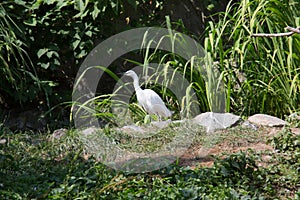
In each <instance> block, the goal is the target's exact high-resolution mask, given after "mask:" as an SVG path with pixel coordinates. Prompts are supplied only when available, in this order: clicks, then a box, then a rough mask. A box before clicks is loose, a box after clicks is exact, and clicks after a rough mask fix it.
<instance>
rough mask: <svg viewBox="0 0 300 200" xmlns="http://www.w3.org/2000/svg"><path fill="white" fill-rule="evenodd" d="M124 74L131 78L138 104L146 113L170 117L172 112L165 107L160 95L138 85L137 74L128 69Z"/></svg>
mask: <svg viewBox="0 0 300 200" xmlns="http://www.w3.org/2000/svg"><path fill="white" fill-rule="evenodd" d="M124 75H125V76H130V77H131V78H132V79H133V86H134V90H135V92H136V98H137V101H138V104H139V105H140V106H141V107H143V108H144V109H145V110H146V112H147V113H148V114H150V115H151V114H156V115H158V116H159V117H166V118H167V117H171V115H172V112H171V111H170V110H169V109H168V108H167V107H166V105H165V103H164V102H163V100H162V99H161V98H160V96H159V95H158V94H157V93H156V92H154V91H153V90H151V89H144V90H143V89H142V88H141V87H140V85H139V78H138V76H137V74H136V73H135V72H134V71H132V70H129V71H127V72H126V73H125V74H124Z"/></svg>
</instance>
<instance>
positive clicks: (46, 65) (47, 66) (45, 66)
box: [40, 62, 50, 69]
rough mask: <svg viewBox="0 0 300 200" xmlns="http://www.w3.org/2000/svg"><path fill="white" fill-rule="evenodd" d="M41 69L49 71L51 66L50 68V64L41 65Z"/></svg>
mask: <svg viewBox="0 0 300 200" xmlns="http://www.w3.org/2000/svg"><path fill="white" fill-rule="evenodd" d="M40 65H41V67H42V68H44V69H48V68H49V66H50V63H49V62H48V63H40Z"/></svg>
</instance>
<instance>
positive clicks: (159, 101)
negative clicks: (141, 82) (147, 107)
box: [144, 89, 165, 105]
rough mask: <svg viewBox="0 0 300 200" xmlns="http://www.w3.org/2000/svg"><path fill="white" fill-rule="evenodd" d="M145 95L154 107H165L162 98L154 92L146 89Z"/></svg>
mask: <svg viewBox="0 0 300 200" xmlns="http://www.w3.org/2000/svg"><path fill="white" fill-rule="evenodd" d="M144 95H145V96H146V97H145V98H146V99H147V100H148V102H149V103H150V104H152V105H154V104H160V105H165V103H164V102H163V100H162V99H161V98H160V96H159V95H158V94H157V93H156V92H154V91H153V90H150V89H145V90H144Z"/></svg>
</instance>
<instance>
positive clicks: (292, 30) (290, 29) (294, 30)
mask: <svg viewBox="0 0 300 200" xmlns="http://www.w3.org/2000/svg"><path fill="white" fill-rule="evenodd" d="M285 29H287V30H288V31H290V32H286V33H254V34H252V35H251V36H252V37H283V36H291V35H293V34H295V33H298V34H300V26H298V27H297V28H293V27H290V26H288V27H286V28H285Z"/></svg>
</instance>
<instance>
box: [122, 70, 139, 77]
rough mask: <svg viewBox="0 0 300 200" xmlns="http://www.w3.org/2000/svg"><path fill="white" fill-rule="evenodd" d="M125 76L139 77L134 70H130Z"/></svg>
mask: <svg viewBox="0 0 300 200" xmlns="http://www.w3.org/2000/svg"><path fill="white" fill-rule="evenodd" d="M124 76H130V77H131V78H134V77H137V75H136V73H135V72H134V71H133V70H128V71H127V72H125V73H124Z"/></svg>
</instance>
